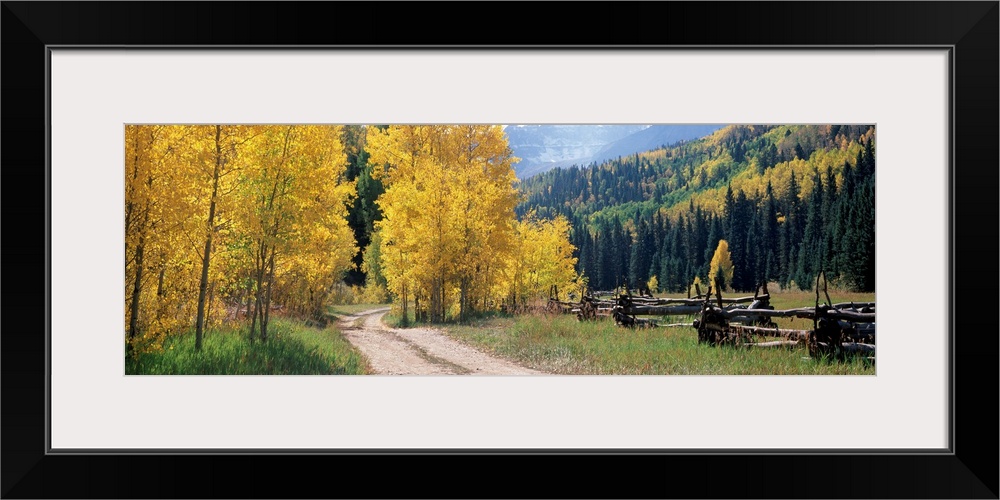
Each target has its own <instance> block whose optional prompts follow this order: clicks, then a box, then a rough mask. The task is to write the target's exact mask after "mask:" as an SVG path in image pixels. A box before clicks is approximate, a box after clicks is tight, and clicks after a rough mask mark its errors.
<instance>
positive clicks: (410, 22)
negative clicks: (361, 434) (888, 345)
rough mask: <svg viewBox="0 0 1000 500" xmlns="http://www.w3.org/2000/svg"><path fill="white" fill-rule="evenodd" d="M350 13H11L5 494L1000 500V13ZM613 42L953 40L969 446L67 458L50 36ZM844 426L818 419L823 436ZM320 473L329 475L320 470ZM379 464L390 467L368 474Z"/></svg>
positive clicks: (956, 284)
mask: <svg viewBox="0 0 1000 500" xmlns="http://www.w3.org/2000/svg"><path fill="white" fill-rule="evenodd" d="M330 7H331V6H329V5H325V4H323V3H319V2H316V3H313V2H303V3H298V2H280V3H270V2H248V3H243V2H220V3H202V2H177V3H171V2H162V3H161V2H141V3H128V2H105V3H102V2H3V8H2V14H0V16H2V17H0V21H2V36H3V45H2V57H0V61H2V65H3V66H2V68H3V73H2V74H3V75H4V81H3V89H2V95H3V103H4V104H5V105H4V106H3V109H2V116H3V131H2V133H3V142H4V143H5V145H6V147H5V148H3V149H2V152H0V154H2V165H3V166H4V167H5V169H4V170H5V171H6V172H5V173H6V177H7V181H8V182H7V183H5V186H6V187H5V188H4V193H3V194H5V195H6V196H4V203H3V208H4V209H5V210H4V212H5V217H4V222H6V224H5V229H6V231H5V233H6V235H7V239H6V242H5V244H4V245H3V255H4V257H5V258H6V259H5V260H6V261H7V263H8V265H12V266H13V268H14V269H15V270H18V273H17V274H14V275H13V276H15V277H12V274H11V273H8V293H7V294H4V299H5V300H4V306H5V307H4V312H6V313H7V314H5V318H4V320H3V326H4V327H5V328H4V334H3V335H2V336H0V342H2V344H0V345H2V349H0V356H2V374H3V378H2V403H3V404H2V431H3V439H2V442H0V443H2V444H0V446H2V453H3V461H2V485H0V486H2V495H3V497H4V498H36V497H37V498H43V497H44V498H49V497H52V498H55V497H58V498H63V497H68V498H89V497H106V498H110V497H131V498H154V497H169V498H190V497H202V498H209V497H242V498H262V497H272V498H310V497H316V496H320V497H404V498H408V497H418V496H435V497H442V498H443V497H452V496H461V497H528V496H530V497H549V496H560V497H581V498H583V497H607V498H625V497H690V498H760V497H767V498H786V497H796V498H813V497H823V498H861V497H866V498H890V497H893V498H895V497H905V498H924V497H933V498H997V497H998V464H997V457H998V445H997V443H998V440H997V426H996V422H998V421H1000V419H998V404H997V399H996V395H997V394H998V391H997V385H996V384H997V363H998V359H997V352H998V337H997V335H995V332H996V331H997V328H996V317H997V315H996V310H995V309H996V305H995V302H996V300H995V294H996V286H995V279H996V277H997V276H998V272H997V269H998V268H997V261H998V259H996V258H995V256H996V254H997V253H996V244H997V241H998V232H997V228H998V225H1000V224H998V220H1000V219H998V205H1000V204H998V185H1000V184H998V170H1000V167H998V165H1000V160H998V149H1000V148H998V137H1000V129H998V117H1000V113H998V95H1000V83H998V82H1000V80H998V62H1000V57H998V45H1000V43H998V42H1000V35H998V24H1000V23H998V21H1000V4H998V2H996V1H992V2H801V3H798V2H773V3H750V2H735V3H725V2H703V3H702V2H695V3H687V2H676V3H673V2H643V3H613V4H604V3H556V4H553V5H552V6H551V7H553V8H555V9H556V10H557V11H559V10H561V11H564V12H565V16H559V17H550V16H548V15H543V14H542V12H544V11H543V10H542V9H540V8H539V7H538V5H537V4H526V3H524V4H522V3H509V4H493V3H485V2H484V3H468V4H465V3H463V4H458V3H450V4H449V3H445V4H422V3H401V4H391V5H390V4H385V3H337V4H335V5H333V11H332V12H334V14H333V15H332V16H331V15H329V14H328V10H327V9H329V8H330ZM445 13H448V15H444V14H445ZM456 19H458V20H460V21H462V22H456ZM514 33H516V34H514ZM609 43H611V44H613V45H614V46H632V47H637V46H648V47H652V48H655V47H665V46H685V47H718V46H727V47H736V48H738V47H771V46H782V47H792V48H795V47H798V48H806V49H808V48H810V47H820V46H838V47H852V46H854V47H873V48H874V47H929V46H934V47H940V46H946V47H950V48H951V49H950V51H951V61H952V64H951V70H952V96H953V101H954V103H953V109H952V113H951V116H952V118H951V120H952V121H951V123H950V128H951V130H952V136H953V146H952V153H953V154H952V173H953V176H952V187H953V193H952V223H951V234H952V237H953V246H952V254H951V261H952V269H951V272H952V281H953V294H952V299H951V302H952V303H951V304H950V307H951V315H952V318H953V326H952V328H953V332H952V341H951V347H952V355H953V360H954V361H953V363H954V370H953V373H952V374H950V375H951V386H952V391H951V396H952V428H951V431H952V446H951V450H950V451H951V452H950V453H937V454H905V453H900V454H811V453H793V454H768V453H761V454H715V453H703V454H685V455H670V454H631V453H627V452H622V453H615V454H609V453H595V454H579V453H526V452H518V453H506V454H495V453H475V452H466V453H431V452H422V453H411V454H407V453H392V454H382V453H375V452H373V453H364V454H356V455H322V454H310V455H298V454H263V455H255V454H198V453H187V454H169V455H166V454H141V453H139V454H93V455H83V454H81V455H52V454H48V453H47V442H46V425H47V422H46V415H47V404H48V403H47V401H46V394H47V392H46V380H47V378H46V373H47V370H48V366H47V363H46V359H47V358H46V352H47V344H46V335H45V333H46V326H47V307H46V304H47V298H48V296H47V283H48V281H49V273H48V266H47V262H48V259H47V256H48V253H49V246H48V219H47V214H48V206H49V205H48V204H49V202H50V201H49V200H48V194H47V188H46V186H47V161H46V160H47V154H46V153H47V151H48V147H49V143H48V136H47V125H46V123H47V116H48V107H47V101H46V99H45V96H46V95H47V76H48V73H47V67H46V61H47V60H48V59H47V50H48V49H47V47H48V46H53V45H60V46H80V47H88V46H93V47H105V46H122V45H124V46H133V45H149V46H178V45H189V46H215V47H227V48H239V47H248V46H299V47H301V46H341V45H371V46H378V45H383V44H387V45H394V46H404V45H406V46H409V45H413V44H421V45H425V46H451V45H453V44H461V46H465V47H474V46H494V45H504V46H522V45H525V46H535V47H539V46H553V45H555V46H564V45H572V46H581V45H582V46H587V45H592V46H601V47H609V45H608V44H609ZM612 48H613V47H612ZM853 84H856V85H859V86H861V88H863V81H862V82H855V83H853ZM8 269H11V267H9V268H8ZM21 270H25V271H27V273H26V274H27V276H24V274H22V273H21V272H20V271H21ZM81 286H84V285H81ZM959 299H960V300H959ZM991 304H994V305H991ZM81 321H85V318H81ZM128 418H130V419H134V420H135V421H136V422H141V418H142V415H141V413H137V414H136V415H133V416H128ZM834 425H835V423H830V422H824V421H823V420H822V416H817V417H816V420H815V422H814V423H812V424H810V426H809V429H810V431H811V432H824V431H825V430H827V429H830V428H831V427H832V426H834ZM317 466H318V467H319V468H321V469H322V470H328V471H331V472H330V476H329V477H323V476H316V475H315V474H314V473H312V472H309V471H310V470H311V469H314V468H316V467H317ZM375 467H377V468H379V469H381V470H385V471H391V473H387V474H386V479H385V480H384V481H379V482H376V483H372V482H362V481H360V480H359V478H360V477H362V476H363V474H362V472H364V471H368V470H372V468H375ZM565 470H569V471H572V474H571V475H570V476H567V475H565V473H564V472H561V471H565ZM454 478H461V479H462V481H456V480H454ZM470 480H471V484H474V485H478V486H476V487H474V488H473V489H471V490H470V489H467V486H466V485H467V484H470Z"/></svg>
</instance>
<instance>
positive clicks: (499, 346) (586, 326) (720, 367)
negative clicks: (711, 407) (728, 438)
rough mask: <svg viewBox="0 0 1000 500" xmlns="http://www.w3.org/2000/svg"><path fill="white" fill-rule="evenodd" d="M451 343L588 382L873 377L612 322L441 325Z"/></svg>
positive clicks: (799, 356) (545, 318)
mask: <svg viewBox="0 0 1000 500" xmlns="http://www.w3.org/2000/svg"><path fill="white" fill-rule="evenodd" d="M442 329H444V330H445V331H447V332H448V333H449V334H450V335H452V336H453V337H455V338H458V339H460V340H463V341H466V342H468V343H470V344H473V345H476V346H478V347H480V348H483V349H485V350H487V351H490V352H493V353H495V354H497V355H499V356H502V357H505V358H509V359H513V360H516V361H518V362H520V363H522V364H524V365H527V366H530V367H532V368H535V369H539V370H543V371H546V372H550V373H557V374H591V375H610V374H622V375H666V374H676V375H795V374H813V375H835V374H836V375H842V374H856V375H874V374H875V370H874V368H872V367H866V366H865V365H864V364H863V363H862V362H846V363H837V362H833V363H828V362H825V361H820V360H816V359H812V358H810V357H809V352H808V350H807V349H806V348H805V347H796V348H794V349H737V348H733V347H726V346H722V347H712V346H710V345H707V344H698V337H697V333H696V332H695V330H694V329H693V328H690V327H671V328H668V327H659V328H648V329H637V330H632V329H627V328H621V327H618V326H617V325H615V323H614V322H613V321H611V320H610V319H602V320H598V321H596V322H580V321H578V320H577V319H576V317H575V316H572V315H524V316H518V317H515V318H494V319H487V320H483V321H481V322H478V323H477V324H474V325H470V326H458V325H443V326H442Z"/></svg>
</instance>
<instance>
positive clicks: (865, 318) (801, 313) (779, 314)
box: [716, 307, 875, 323]
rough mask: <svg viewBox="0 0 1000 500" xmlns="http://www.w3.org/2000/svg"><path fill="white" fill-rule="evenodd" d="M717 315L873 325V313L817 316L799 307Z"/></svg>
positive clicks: (723, 311) (810, 309)
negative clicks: (806, 319) (819, 319)
mask: <svg viewBox="0 0 1000 500" xmlns="http://www.w3.org/2000/svg"><path fill="white" fill-rule="evenodd" d="M716 309H717V310H718V311H719V314H721V315H722V317H724V318H726V319H733V318H736V317H748V316H763V317H767V318H792V317H795V318H808V319H813V318H816V317H826V318H830V319H843V320H847V321H853V322H861V323H874V322H875V313H862V312H857V311H850V310H843V309H829V310H826V311H822V312H820V313H819V314H817V311H816V308H814V307H800V308H798V309H778V310H775V309H718V308H716Z"/></svg>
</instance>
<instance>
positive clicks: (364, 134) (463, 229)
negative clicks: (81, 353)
mask: <svg viewBox="0 0 1000 500" xmlns="http://www.w3.org/2000/svg"><path fill="white" fill-rule="evenodd" d="M123 146H124V165H123V172H124V178H125V186H124V187H125V197H124V204H123V212H124V223H125V224H124V229H125V232H124V235H125V241H124V246H125V254H124V259H125V262H124V266H125V268H124V269H125V273H124V276H125V282H124V283H123V289H124V301H123V302H124V303H123V308H124V314H123V317H124V335H123V337H122V338H123V347H122V349H123V351H122V352H123V356H124V370H125V374H126V375H493V376H499V375H507V376H516V375H522V376H524V375H527V376H546V375H868V376H874V375H875V373H876V370H875V366H876V363H875V360H876V345H875V206H876V205H875V152H876V145H875V125H873V124H847V125H836V124H818V125H817V124H769V125H753V124H605V125H599V124H509V125H503V124H390V125H384V124H344V125H339V124H332V125H315V124H265V125H260V124H258V125H247V124H219V125H205V124H199V125H177V124H159V125H157V124H141V125H138V124H137V125H125V126H124V144H123Z"/></svg>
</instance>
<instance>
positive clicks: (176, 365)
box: [125, 318, 369, 375]
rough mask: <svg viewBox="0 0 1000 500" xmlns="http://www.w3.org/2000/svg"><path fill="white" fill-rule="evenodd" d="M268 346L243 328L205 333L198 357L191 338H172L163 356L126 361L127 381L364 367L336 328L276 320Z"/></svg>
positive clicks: (359, 370)
mask: <svg viewBox="0 0 1000 500" xmlns="http://www.w3.org/2000/svg"><path fill="white" fill-rule="evenodd" d="M268 336H269V337H270V338H269V339H268V341H267V342H259V341H258V342H255V343H253V344H251V343H250V342H249V340H248V339H247V336H246V332H245V328H244V330H241V331H237V330H234V329H231V328H221V329H214V330H209V331H207V332H206V334H205V337H204V339H203V343H202V350H201V352H198V351H195V348H194V343H195V339H194V333H193V332H191V333H188V334H184V335H179V336H175V337H171V338H169V339H167V340H166V341H165V342H164V345H163V351H162V352H153V353H145V354H141V355H139V356H138V358H136V359H133V358H131V357H129V358H127V359H126V362H125V373H126V374H129V375H363V374H366V373H369V369H368V365H367V361H366V360H365V358H364V357H363V356H362V355H361V354H360V353H358V352H357V351H356V350H355V349H354V348H353V347H352V346H351V344H350V343H348V342H347V341H346V340H345V339H344V338H343V337H341V335H340V332H339V331H337V330H336V328H334V327H332V326H330V327H327V328H323V329H320V328H314V327H309V326H306V325H305V324H304V323H303V322H301V321H297V320H292V319H287V318H275V319H273V320H271V324H270V325H269V327H268Z"/></svg>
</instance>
